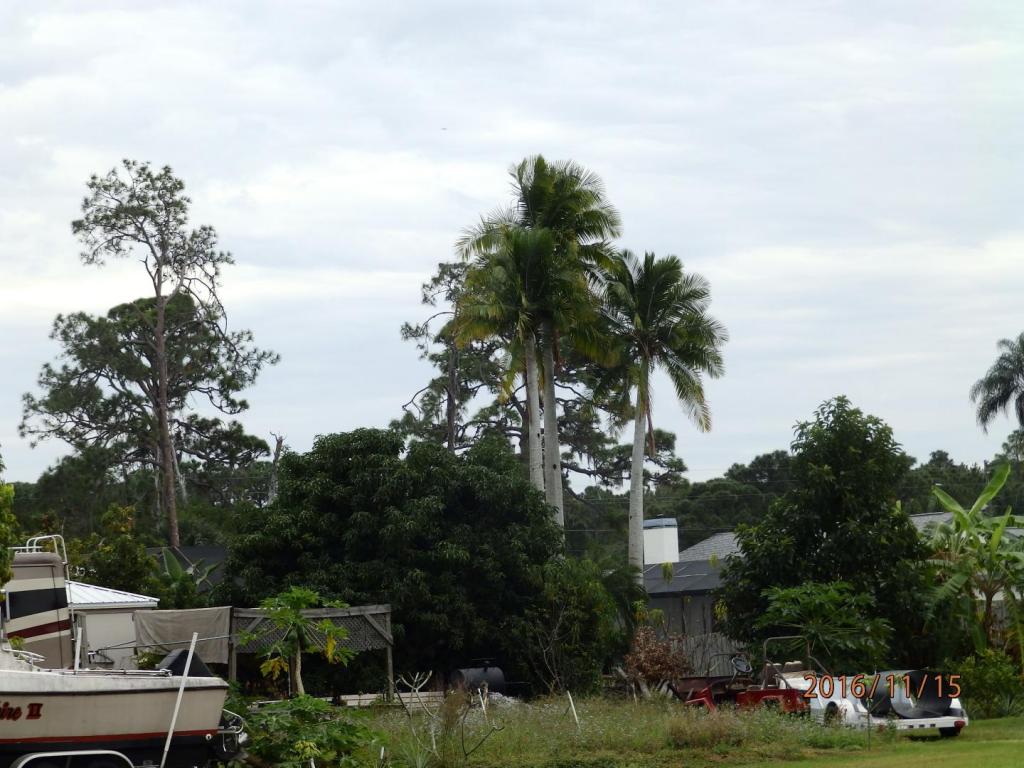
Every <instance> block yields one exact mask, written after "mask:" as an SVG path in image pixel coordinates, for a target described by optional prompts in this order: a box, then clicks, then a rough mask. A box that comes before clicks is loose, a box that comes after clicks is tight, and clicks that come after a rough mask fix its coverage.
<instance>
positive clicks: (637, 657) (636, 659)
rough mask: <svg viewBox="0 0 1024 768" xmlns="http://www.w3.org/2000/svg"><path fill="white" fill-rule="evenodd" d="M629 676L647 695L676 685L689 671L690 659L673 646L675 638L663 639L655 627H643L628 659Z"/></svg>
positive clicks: (627, 669) (635, 638)
mask: <svg viewBox="0 0 1024 768" xmlns="http://www.w3.org/2000/svg"><path fill="white" fill-rule="evenodd" d="M625 664H626V674H627V675H628V676H629V679H630V681H631V682H634V683H636V684H637V685H639V686H640V688H641V690H643V691H644V693H645V694H646V693H648V692H649V691H650V690H651V689H657V688H658V687H660V686H661V685H662V684H664V683H665V682H672V681H674V680H676V679H678V678H680V677H682V676H683V675H685V674H686V672H687V671H688V664H687V663H686V658H685V657H684V656H683V654H682V653H680V652H679V651H678V650H676V649H675V648H674V647H673V638H672V637H668V638H665V639H661V638H659V637H658V636H657V634H656V633H655V631H654V629H653V627H640V629H638V630H637V631H636V634H635V635H634V636H633V644H632V647H631V648H630V650H629V653H627V654H626V658H625Z"/></svg>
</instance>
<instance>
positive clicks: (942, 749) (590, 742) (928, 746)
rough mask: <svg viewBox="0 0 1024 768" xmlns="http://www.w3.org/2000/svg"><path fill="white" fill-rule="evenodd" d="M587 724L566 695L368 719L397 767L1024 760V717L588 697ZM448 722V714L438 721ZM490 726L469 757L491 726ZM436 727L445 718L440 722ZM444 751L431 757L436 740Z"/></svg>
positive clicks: (987, 767) (647, 767)
mask: <svg viewBox="0 0 1024 768" xmlns="http://www.w3.org/2000/svg"><path fill="white" fill-rule="evenodd" d="M577 710H578V711H579V715H580V727H579V728H577V727H576V724H575V721H574V720H573V719H572V717H571V715H569V714H568V713H567V711H566V706H565V703H564V701H562V700H548V701H543V702H538V703H534V704H530V705H521V706H515V707H509V708H505V709H494V710H493V711H492V713H491V720H490V722H489V723H487V724H485V723H484V722H483V721H482V719H481V716H480V712H479V710H478V709H477V710H472V711H470V713H469V716H468V717H467V718H466V719H465V721H464V722H465V729H464V731H463V727H462V725H461V721H459V719H458V718H457V717H455V718H449V721H448V722H449V725H448V727H446V728H443V729H439V730H435V734H434V737H431V736H430V735H429V723H428V721H427V719H426V718H424V717H423V716H419V717H418V718H417V720H416V722H415V723H414V726H415V727H414V728H411V727H410V723H409V721H408V719H407V718H406V717H405V715H403V714H402V713H400V712H396V711H394V710H392V711H390V712H387V713H380V714H378V715H377V716H376V717H373V718H372V722H371V723H368V725H370V727H371V728H373V729H374V730H375V731H377V732H378V733H379V734H380V735H381V737H382V742H378V743H377V744H376V746H374V747H373V749H372V751H371V752H370V753H369V754H367V755H366V756H365V757H367V758H371V760H368V761H367V762H372V763H376V761H377V759H378V756H379V749H380V747H381V746H384V747H385V749H386V752H387V754H388V757H389V763H390V765H391V766H395V768H404V767H405V766H410V767H411V768H416V766H427V765H433V766H442V767H443V766H454V767H456V768H458V767H461V766H465V768H498V767H499V766H501V768H507V766H522V767H523V768H683V767H684V766H685V768H698V767H701V766H707V767H711V766H714V767H715V768H724V767H726V766H744V765H752V764H768V765H770V766H772V767H773V768H788V767H789V766H792V767H793V768H796V767H797V766H799V767H800V768H815V767H816V766H826V765H827V766H849V767H850V768H856V767H859V766H864V767H865V768H868V767H870V768H888V767H889V766H893V767H894V768H895V766H899V768H915V767H917V766H919V767H920V768H940V767H941V766H946V765H955V766H962V768H975V766H978V767H980V768H1002V767H1003V766H1007V767H1008V766H1015V767H1016V766H1024V718H1021V717H1017V718H1004V719H1001V720H988V721H975V722H973V723H972V724H971V725H969V726H968V727H967V728H966V729H964V732H963V733H962V734H961V735H960V736H959V737H957V738H952V739H943V738H940V737H938V736H937V735H934V736H932V735H928V736H925V735H914V736H910V735H904V734H897V733H895V732H889V733H883V734H878V733H874V734H872V738H871V746H870V748H869V747H868V739H867V733H866V732H865V731H859V730H853V729H849V728H835V727H829V728H826V727H824V726H821V725H819V724H817V723H815V722H812V721H810V720H807V719H805V718H793V717H787V716H779V715H777V714H775V713H774V712H768V711H758V712H731V711H720V712H717V713H714V715H713V716H710V717H709V716H707V715H706V714H705V713H702V712H697V711H695V710H692V709H688V708H683V707H681V706H679V705H678V704H671V703H664V702H662V703H640V704H633V703H632V702H623V701H614V700H607V699H589V700H584V701H581V702H578V703H577ZM437 722H440V721H437ZM494 724H500V726H501V730H500V731H499V732H495V733H493V734H491V735H490V736H489V737H488V738H487V739H486V740H485V741H484V742H483V744H482V745H481V746H480V747H479V748H478V749H475V751H472V754H471V755H470V756H469V758H468V759H466V758H465V757H464V752H465V748H464V747H463V744H465V745H466V747H470V748H472V747H474V746H475V745H476V744H477V742H478V741H479V739H480V737H481V736H482V735H484V734H486V733H487V731H488V730H489V726H490V725H494ZM435 727H436V728H437V727H438V726H435ZM432 740H433V742H434V746H435V748H436V749H437V754H435V755H427V754H426V753H425V752H426V749H425V747H429V746H430V745H431V742H432Z"/></svg>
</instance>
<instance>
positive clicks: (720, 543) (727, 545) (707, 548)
mask: <svg viewBox="0 0 1024 768" xmlns="http://www.w3.org/2000/svg"><path fill="white" fill-rule="evenodd" d="M739 551H740V548H739V546H738V545H737V544H736V534H735V533H733V532H732V531H727V532H726V533H716V534H714V535H713V536H709V537H708V538H706V539H704V541H699V542H697V543H696V544H694V545H693V546H692V547H687V548H686V549H684V550H683V551H682V552H680V553H679V562H681V563H685V562H689V561H690V560H710V559H712V558H718V559H719V560H724V559H725V558H726V557H728V556H729V555H732V554H735V553H737V552H739Z"/></svg>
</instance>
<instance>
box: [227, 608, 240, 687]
mask: <svg viewBox="0 0 1024 768" xmlns="http://www.w3.org/2000/svg"><path fill="white" fill-rule="evenodd" d="M237 679H238V651H237V649H236V647H235V609H234V608H232V609H231V617H230V618H229V619H228V682H231V683H233V682H235V680H237Z"/></svg>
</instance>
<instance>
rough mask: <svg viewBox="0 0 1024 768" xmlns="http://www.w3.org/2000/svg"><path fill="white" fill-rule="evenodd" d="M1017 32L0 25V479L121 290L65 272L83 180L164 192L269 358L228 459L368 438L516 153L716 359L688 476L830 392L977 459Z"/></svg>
mask: <svg viewBox="0 0 1024 768" xmlns="http://www.w3.org/2000/svg"><path fill="white" fill-rule="evenodd" d="M1022 150H1024V5H1022V4H1020V3H1015V2H1005V3H998V2H967V0H964V2H957V3H954V2H943V1H942V0H928V1H927V2H913V1H908V2H902V3H891V2H872V1H871V0H855V1H853V2H799V1H792V2H790V1H785V0H772V1H771V2H768V1H767V0H766V1H765V2H752V1H751V2H739V1H734V0H717V1H716V2H704V3H697V2H690V3H679V2H664V3H662V2H648V3H622V2H605V1H604V0H586V2H583V1H581V2H550V1H549V2H530V1H529V0H524V2H519V3H487V2H480V1H479V0H475V1H473V2H469V1H468V0H467V1H465V2H455V1H453V2H376V3H347V2H326V1H324V2H314V1H305V2H304V1H301V0H290V1H289V2H287V3H285V2H276V3H272V2H257V1H255V0H245V1H244V2H243V1H241V0H239V1H238V2H228V1H223V2H216V3H210V2H199V3H187V2H174V3H172V2H141V1H139V0H132V1H131V2H107V1H105V0H93V1H92V2H90V3H87V4H86V3H78V2H46V1H44V0H33V1H32V2H19V1H18V0H13V1H8V2H4V3H2V4H0V454H2V456H3V460H4V462H5V463H6V465H7V472H6V478H7V479H8V480H24V481H30V480H34V479H35V478H36V476H37V475H38V474H39V473H40V472H41V471H42V470H43V469H44V468H45V467H46V466H48V465H49V464H51V463H52V462H53V461H54V460H55V459H56V458H57V457H59V456H60V455H61V454H62V453H64V452H65V450H66V449H65V447H64V446H62V445H61V444H59V443H44V444H42V445H40V446H39V447H37V448H34V449H33V448H30V446H29V444H28V442H27V441H24V440H22V439H20V438H19V437H18V434H17V424H18V422H19V420H20V418H21V395H22V393H25V392H28V391H34V388H35V380H36V377H37V375H38V372H39V369H40V366H41V365H42V364H43V363H44V362H45V361H48V360H52V359H53V358H54V357H55V355H56V353H57V351H58V350H57V347H56V345H55V344H54V342H52V341H51V340H50V339H49V338H48V334H49V330H50V326H51V323H52V321H53V318H54V316H55V315H56V314H57V313H60V312H71V311H78V310H84V311H89V312H104V311H106V310H107V309H108V308H110V307H111V306H113V305H115V304H118V303H121V302H122V301H125V300H129V299H133V298H136V297H138V296H141V295H143V294H144V293H145V285H144V284H143V278H144V275H143V273H142V270H141V268H140V267H139V266H138V265H137V264H133V263H130V262H120V263H113V264H110V265H108V266H106V267H104V268H97V267H87V266H84V265H83V264H82V263H81V262H80V260H79V258H78V252H79V247H78V244H77V243H76V241H75V239H74V238H73V237H72V235H71V230H70V222H71V220H72V219H74V218H75V217H76V216H77V215H78V213H79V206H80V204H81V199H82V197H83V196H84V194H85V182H86V180H87V179H88V177H89V176H90V174H92V173H103V172H105V171H107V170H108V169H110V168H111V167H113V166H114V165H115V164H116V163H118V162H119V160H120V159H121V158H125V157H129V158H135V159H139V160H148V161H150V162H152V163H154V164H156V165H164V164H168V165H170V166H172V167H173V168H174V170H175V172H176V173H177V174H178V175H179V176H180V177H181V178H183V179H184V180H185V182H186V184H187V188H188V193H189V194H190V196H191V197H192V199H193V201H194V202H193V211H192V216H193V221H194V222H195V223H197V224H212V225H213V226H214V227H216V228H217V231H218V233H219V235H220V242H221V245H222V246H223V247H224V248H226V249H228V250H230V251H231V252H232V253H233V254H234V257H235V259H236V261H237V265H236V266H234V267H231V268H229V269H228V270H227V271H226V272H225V275H224V284H223V285H224V287H223V297H224V300H225V303H226V305H227V308H228V312H229V316H230V321H231V323H232V325H233V326H234V327H248V328H250V329H252V331H253V332H254V334H255V336H256V339H257V342H258V344H259V345H260V346H263V347H266V348H270V349H273V350H275V351H277V352H279V353H280V354H281V358H282V359H281V362H280V364H279V365H277V366H275V367H274V368H271V369H269V370H268V371H267V372H266V373H264V374H263V375H262V376H261V378H260V380H259V381H258V382H257V384H256V385H255V386H254V387H252V388H251V390H249V392H248V400H249V402H250V403H251V409H250V410H249V411H248V412H247V413H246V414H245V415H244V417H243V418H242V421H243V423H244V424H245V426H246V427H247V429H248V430H249V431H251V432H254V433H256V434H259V435H261V436H264V437H266V438H267V439H270V432H271V431H273V432H277V433H279V434H284V435H285V436H286V438H287V443H288V445H289V446H290V447H292V448H293V449H295V450H300V451H302V450H307V449H308V448H309V447H310V445H311V444H312V441H313V439H314V437H315V435H317V434H322V433H326V432H334V431H343V430H349V429H353V428H356V427H361V426H383V425H386V424H387V422H388V421H389V420H390V419H392V418H395V417H397V416H399V415H400V413H401V405H402V403H403V402H405V401H406V400H407V399H408V398H409V396H410V395H411V394H412V393H413V392H415V391H416V390H417V389H419V388H420V387H421V386H422V385H423V384H424V383H425V381H426V380H427V379H428V378H429V376H430V371H429V369H428V367H427V366H426V364H425V363H423V362H422V361H419V360H418V359H417V355H416V351H415V349H414V348H413V347H412V345H411V344H409V343H407V342H403V341H402V340H401V339H400V336H399V326H400V325H401V323H402V322H403V321H405V320H416V319H419V318H422V317H425V316H426V315H427V314H428V312H427V310H426V308H424V307H422V306H420V304H419V286H420V284H421V283H422V282H423V281H424V280H425V279H427V278H428V277H429V275H430V274H431V272H432V271H433V269H434V267H435V266H436V264H437V263H438V262H440V261H444V260H448V259H451V258H452V257H453V249H452V245H453V243H454V241H455V240H456V238H457V237H458V236H459V234H460V232H461V230H462V229H463V228H464V227H466V226H467V225H470V224H472V223H474V221H475V220H476V219H477V218H478V217H479V215H480V214H481V213H483V212H485V211H488V210H490V209H492V208H493V207H495V206H496V205H498V204H500V203H503V202H505V201H506V200H507V199H508V196H509V181H508V176H507V169H508V167H509V165H510V164H512V163H513V162H515V161H518V160H519V159H521V158H523V157H524V156H527V155H531V154H535V153H543V154H544V155H545V156H546V157H548V158H551V159H564V158H572V159H574V160H576V161H577V162H579V163H581V164H583V165H585V166H587V167H588V168H590V169H591V170H593V171H595V172H596V173H598V174H599V175H600V176H601V177H602V178H603V179H604V182H605V185H606V187H607V191H608V194H609V197H610V198H611V200H612V202H613V203H614V204H615V205H616V206H617V208H618V209H619V211H620V213H621V215H622V219H623V223H624V234H623V237H622V239H621V245H622V246H624V247H628V248H631V249H633V250H635V251H638V252H642V251H654V252H655V253H658V254H669V253H672V254H676V255H677V256H679V257H680V258H681V259H682V260H683V262H684V264H685V266H686V268H687V269H690V270H694V271H697V272H700V273H702V274H704V275H705V276H706V277H707V278H708V279H709V280H710V282H711V286H712V295H713V300H712V305H711V311H712V314H713V315H714V316H715V317H717V318H718V319H719V320H720V321H721V322H723V323H724V324H725V325H726V326H727V328H728V330H729V333H730V337H731V339H730V342H729V343H728V345H727V346H726V348H725V350H724V354H725V363H726V374H725V376H724V377H723V378H721V379H718V380H715V381H712V382H710V383H709V385H708V395H709V400H710V404H711V408H712V413H713V428H712V431H711V432H710V433H708V434H701V433H698V432H697V431H696V430H695V429H694V428H693V427H692V425H690V424H689V423H688V422H687V421H686V418H685V416H684V414H683V411H682V410H681V409H680V408H679V407H678V405H677V404H676V403H675V401H674V396H673V393H672V389H671V387H670V386H669V384H668V382H667V380H665V379H664V378H656V379H655V381H654V417H655V423H656V425H657V426H658V427H660V428H664V429H670V430H673V431H675V432H676V433H677V435H678V439H677V449H678V452H679V454H680V455H681V456H682V457H683V458H684V460H685V461H686V463H687V464H688V465H689V467H690V469H691V472H690V475H689V476H690V477H691V479H697V480H699V479H704V478H707V477H711V476H715V475H719V474H721V473H722V472H723V471H724V470H725V469H726V468H728V467H729V466H730V465H731V464H732V463H734V462H740V461H748V460H749V459H750V458H752V457H753V456H755V455H756V454H758V453H762V452H765V451H769V450H774V449H777V448H785V447H787V446H788V445H789V443H790V441H791V439H792V429H793V425H794V423H795V422H796V421H798V420H805V419H808V418H810V417H811V415H812V413H813V411H814V409H815V407H816V406H817V405H818V404H820V403H821V402H822V401H824V400H826V399H828V398H830V397H833V396H835V395H838V394H846V395H847V396H849V397H850V398H851V400H852V401H853V402H854V404H855V405H857V406H859V407H861V408H863V409H864V410H866V411H868V412H870V413H872V414H875V415H877V416H880V417H881V418H883V419H885V420H886V421H887V422H888V423H889V424H890V425H891V426H892V427H893V430H894V432H895V435H896V438H897V439H898V440H899V441H900V442H901V443H902V444H903V445H904V446H905V448H906V450H907V451H908V452H909V453H910V454H911V455H913V456H916V457H918V458H919V459H922V460H925V459H927V456H928V454H929V452H930V451H932V450H935V449H939V448H941V449H944V450H946V451H948V452H949V453H950V454H951V455H952V456H953V457H954V458H955V459H957V460H960V461H966V462H980V461H983V460H985V459H988V458H989V457H991V456H992V454H993V453H994V452H995V451H997V450H998V449H999V447H1000V444H1001V443H1002V441H1003V439H1004V438H1005V436H1006V434H1007V433H1008V432H1009V431H1010V429H1011V428H1012V425H1011V423H1010V421H1009V420H1008V419H1003V418H1001V419H999V420H997V422H996V423H994V424H993V425H992V426H991V428H990V430H989V433H988V434H985V433H983V432H982V430H981V429H979V428H978V426H977V425H976V423H975V419H974V412H973V409H972V405H971V403H970V400H969V397H968V391H969V389H970V386H971V384H972V383H973V382H974V381H975V380H976V379H978V378H979V377H980V376H981V375H982V374H983V373H984V372H985V370H986V369H987V368H988V366H989V365H991V364H992V362H993V361H994V359H995V356H996V354H997V352H996V346H995V345H996V342H997V340H998V339H1000V338H1005V337H1015V336H1016V335H1017V334H1019V333H1020V332H1021V331H1024V317H1022V311H1024V307H1022V303H1021V296H1022V295H1024V269H1022V268H1021V267H1022V256H1024V222H1022V221H1021V209H1020V206H1021V200H1022V199H1024V194H1022V193H1024V173H1022V171H1024V151H1022Z"/></svg>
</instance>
